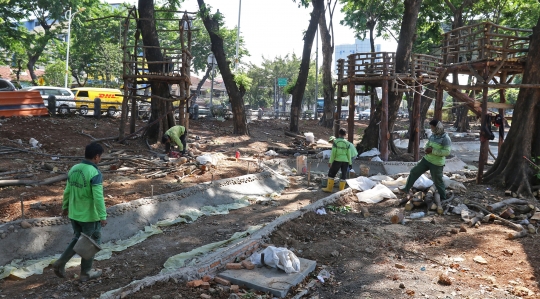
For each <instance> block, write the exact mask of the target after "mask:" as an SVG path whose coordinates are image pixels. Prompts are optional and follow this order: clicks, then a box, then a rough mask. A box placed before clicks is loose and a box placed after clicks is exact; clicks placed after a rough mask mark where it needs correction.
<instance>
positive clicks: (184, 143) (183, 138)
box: [180, 129, 187, 155]
mask: <svg viewBox="0 0 540 299" xmlns="http://www.w3.org/2000/svg"><path fill="white" fill-rule="evenodd" d="M186 136H187V129H186V131H185V132H184V134H183V135H182V136H180V142H182V145H183V146H184V150H183V151H182V152H181V153H182V155H183V154H185V153H186V146H187V143H186Z"/></svg>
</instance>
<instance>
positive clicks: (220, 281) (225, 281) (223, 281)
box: [214, 276, 231, 286]
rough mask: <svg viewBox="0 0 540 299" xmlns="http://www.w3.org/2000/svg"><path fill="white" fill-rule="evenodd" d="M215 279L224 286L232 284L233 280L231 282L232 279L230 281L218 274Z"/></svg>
mask: <svg viewBox="0 0 540 299" xmlns="http://www.w3.org/2000/svg"><path fill="white" fill-rule="evenodd" d="M214 281H215V282H216V283H219V284H220V285H223V286H230V285H231V282H230V281H228V280H227V279H225V278H221V277H218V276H216V277H215V278H214Z"/></svg>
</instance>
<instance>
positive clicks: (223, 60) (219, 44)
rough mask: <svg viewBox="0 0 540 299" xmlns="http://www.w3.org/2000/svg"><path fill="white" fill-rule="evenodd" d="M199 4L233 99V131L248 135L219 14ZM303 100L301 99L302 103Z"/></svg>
mask: <svg viewBox="0 0 540 299" xmlns="http://www.w3.org/2000/svg"><path fill="white" fill-rule="evenodd" d="M197 3H198V4H199V16H200V17H201V19H202V21H203V23H204V27H205V28H206V31H208V35H210V42H211V43H212V53H214V56H215V58H216V61H217V65H218V67H219V71H220V73H221V76H222V78H223V83H225V88H226V89H227V94H228V95H229V98H230V101H231V108H232V114H233V126H234V128H233V133H234V134H236V135H247V134H248V129H247V122H246V115H245V113H244V99H243V98H242V93H241V92H240V89H239V88H238V86H237V85H236V82H235V81H234V75H233V73H232V72H231V68H230V61H227V57H226V55H225V48H224V42H223V37H221V35H220V34H219V22H218V19H217V18H216V17H217V16H215V15H214V16H210V11H209V9H208V8H207V7H206V4H205V3H204V0H197ZM301 102H302V101H300V103H301Z"/></svg>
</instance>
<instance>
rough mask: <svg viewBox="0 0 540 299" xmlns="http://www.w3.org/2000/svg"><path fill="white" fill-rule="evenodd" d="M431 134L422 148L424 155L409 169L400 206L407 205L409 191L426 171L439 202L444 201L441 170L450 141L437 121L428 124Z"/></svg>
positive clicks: (444, 193)
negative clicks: (436, 192) (428, 172)
mask: <svg viewBox="0 0 540 299" xmlns="http://www.w3.org/2000/svg"><path fill="white" fill-rule="evenodd" d="M429 125H430V126H431V131H432V134H431V136H429V139H428V142H426V145H425V146H424V151H425V153H426V155H425V156H424V157H423V158H422V160H420V162H418V164H416V166H414V167H413V169H411V172H410V174H409V177H408V178H407V184H405V187H404V188H403V192H405V193H407V196H405V198H403V199H402V200H401V201H400V203H399V204H400V205H403V204H405V203H407V201H408V200H409V198H410V194H409V192H410V190H411V188H412V186H413V185H414V183H415V182H416V180H417V179H418V178H419V177H420V176H421V175H422V174H423V173H424V172H426V171H428V170H429V171H430V173H431V179H432V180H433V183H434V184H435V187H436V188H437V191H438V192H439V195H440V196H441V200H445V199H446V190H445V187H444V181H443V169H444V164H445V162H446V156H448V155H450V150H451V147H452V141H451V140H450V137H449V136H448V134H446V132H444V127H443V123H442V122H441V121H439V120H437V119H434V120H432V121H430V122H429Z"/></svg>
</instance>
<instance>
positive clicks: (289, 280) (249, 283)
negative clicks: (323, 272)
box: [218, 258, 317, 298]
mask: <svg viewBox="0 0 540 299" xmlns="http://www.w3.org/2000/svg"><path fill="white" fill-rule="evenodd" d="M299 259H300V272H298V273H291V274H287V273H285V272H284V271H282V270H278V269H275V268H267V267H262V268H255V269H254V270H247V269H242V270H226V271H224V272H221V273H219V274H218V276H219V277H221V278H225V279H227V280H229V281H230V282H231V283H232V284H237V285H240V286H245V287H248V288H251V289H254V290H257V291H261V292H270V293H271V294H272V295H274V296H276V297H278V298H283V297H285V296H287V293H288V292H289V289H290V288H291V287H293V286H295V285H297V284H299V283H300V282H302V281H303V280H304V278H306V276H308V275H309V273H311V272H313V270H315V266H316V265H317V262H316V261H312V260H307V259H303V258H299Z"/></svg>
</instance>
